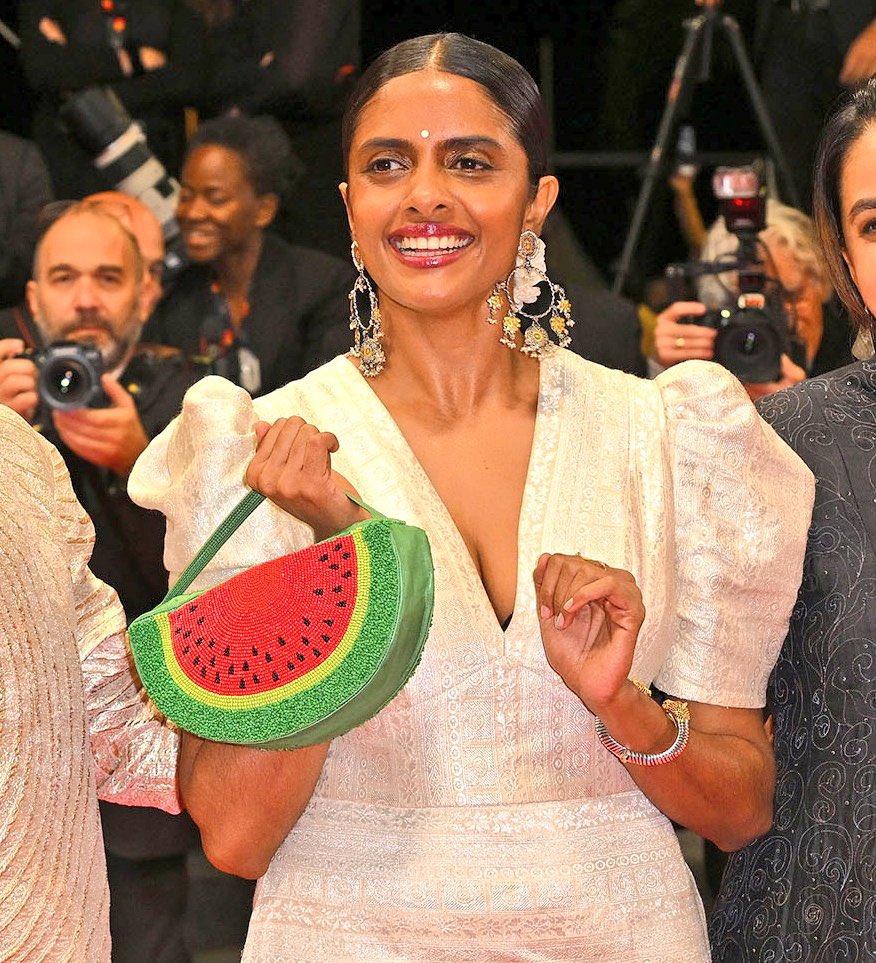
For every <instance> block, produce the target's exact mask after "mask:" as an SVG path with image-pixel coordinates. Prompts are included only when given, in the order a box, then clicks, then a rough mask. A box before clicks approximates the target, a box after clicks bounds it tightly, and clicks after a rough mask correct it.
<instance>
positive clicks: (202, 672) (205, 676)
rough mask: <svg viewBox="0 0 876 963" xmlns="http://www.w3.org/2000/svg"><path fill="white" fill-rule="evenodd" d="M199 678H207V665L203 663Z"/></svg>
mask: <svg viewBox="0 0 876 963" xmlns="http://www.w3.org/2000/svg"><path fill="white" fill-rule="evenodd" d="M201 678H202V679H206V678H207V666H205V665H202V666H201Z"/></svg>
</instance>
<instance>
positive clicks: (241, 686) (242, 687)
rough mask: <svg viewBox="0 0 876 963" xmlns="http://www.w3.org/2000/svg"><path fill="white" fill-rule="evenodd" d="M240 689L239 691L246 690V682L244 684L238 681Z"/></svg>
mask: <svg viewBox="0 0 876 963" xmlns="http://www.w3.org/2000/svg"><path fill="white" fill-rule="evenodd" d="M240 688H241V689H245V688H246V682H244V681H243V679H241V680H240Z"/></svg>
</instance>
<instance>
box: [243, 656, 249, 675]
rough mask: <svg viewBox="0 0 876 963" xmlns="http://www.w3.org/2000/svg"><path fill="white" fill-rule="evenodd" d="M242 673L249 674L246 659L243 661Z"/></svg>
mask: <svg viewBox="0 0 876 963" xmlns="http://www.w3.org/2000/svg"><path fill="white" fill-rule="evenodd" d="M243 671H244V672H249V662H247V661H246V659H244V660H243Z"/></svg>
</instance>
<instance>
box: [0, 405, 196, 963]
mask: <svg viewBox="0 0 876 963" xmlns="http://www.w3.org/2000/svg"><path fill="white" fill-rule="evenodd" d="M0 472H2V479H3V480H2V484H0V586H2V588H0V657H2V666H0V960H4V961H7V963H25V961H27V963H30V961H37V960H51V961H53V963H60V961H69V963H109V960H110V930H109V888H108V886H107V881H106V864H105V862H104V853H103V837H102V835H101V831H100V816H99V814H98V809H97V799H98V796H100V798H102V799H109V800H111V801H113V802H118V803H124V804H130V805H142V806H149V805H151V806H159V807H161V808H162V809H167V810H168V811H171V812H179V804H178V799H177V795H176V750H177V744H178V736H177V734H176V733H174V732H172V731H171V730H169V729H167V728H165V727H164V726H162V725H161V723H160V722H158V721H157V720H156V719H154V718H153V717H152V715H151V713H150V712H149V709H148V708H147V705H146V701H145V699H144V698H143V697H142V694H141V693H140V692H139V691H138V688H137V686H136V685H135V683H134V680H133V678H132V676H131V672H130V667H129V662H128V652H127V648H126V646H125V635H124V633H125V615H124V612H123V611H122V607H121V605H120V604H119V600H118V598H117V597H116V593H115V592H114V591H113V590H112V589H110V588H109V586H107V585H104V584H103V582H100V581H98V580H97V579H96V578H94V576H93V575H92V574H91V572H90V571H89V570H88V560H89V558H90V557H91V548H92V545H93V544H94V529H93V528H92V525H91V521H90V520H89V518H88V516H87V515H86V514H85V512H84V511H83V509H82V507H81V506H80V505H79V503H78V502H77V501H76V498H75V496H74V494H73V489H72V487H71V485H70V476H69V475H68V473H67V469H66V467H65V465H64V462H63V461H62V460H61V456H60V455H59V454H58V452H57V451H56V450H55V449H54V448H53V447H52V446H51V445H50V444H49V443H48V442H46V441H45V439H43V438H42V437H41V436H40V435H38V434H37V433H36V432H35V431H34V430H33V428H31V427H30V426H29V425H28V424H26V423H25V422H24V421H23V420H22V419H21V418H19V417H18V415H16V414H15V413H14V412H12V410H11V409H9V408H7V407H5V406H3V405H0Z"/></svg>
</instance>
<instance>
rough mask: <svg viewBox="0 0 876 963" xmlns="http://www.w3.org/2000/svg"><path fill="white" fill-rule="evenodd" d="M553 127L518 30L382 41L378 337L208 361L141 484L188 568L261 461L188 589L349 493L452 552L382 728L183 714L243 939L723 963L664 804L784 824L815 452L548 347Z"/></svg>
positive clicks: (358, 103)
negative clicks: (263, 740)
mask: <svg viewBox="0 0 876 963" xmlns="http://www.w3.org/2000/svg"><path fill="white" fill-rule="evenodd" d="M545 150H546V149H545V137H544V112H543V107H542V105H541V101H540V98H539V94H538V90H537V88H536V86H535V84H534V82H533V81H532V79H531V78H530V77H529V75H528V74H527V73H526V72H525V71H524V70H523V68H521V67H520V66H519V64H517V63H516V62H515V61H513V60H511V59H510V58H508V57H506V56H505V55H504V54H502V53H500V52H499V51H497V50H495V49H493V48H491V47H489V46H487V45H485V44H481V43H478V42H477V41H474V40H471V39H469V38H466V37H462V36H459V35H454V34H450V35H435V36H431V37H421V38H416V39H414V40H411V41H406V42H404V43H402V44H400V45H399V46H397V47H395V48H393V49H392V50H390V51H389V52H388V53H386V54H384V55H383V56H382V57H381V58H380V59H379V60H378V61H377V62H376V63H375V64H374V65H373V66H372V67H371V68H370V69H369V70H368V71H367V72H366V73H365V75H364V76H363V78H362V80H361V81H360V85H359V88H358V91H357V92H356V94H355V95H354V97H353V99H352V101H351V104H350V107H349V109H348V113H347V117H346V122H345V154H346V157H347V164H348V179H347V182H346V183H345V184H343V185H341V191H342V194H343V197H344V201H345V203H346V207H347V213H348V217H349V223H350V229H351V233H352V236H353V238H354V241H355V251H356V255H355V256H356V258H357V260H358V261H360V262H361V263H362V265H363V268H362V272H361V275H360V277H361V285H362V287H361V290H360V294H363V293H364V294H365V295H367V293H368V288H369V285H373V287H372V288H371V290H372V292H373V294H374V299H375V300H374V302H373V304H372V307H373V308H379V313H377V312H372V311H371V309H370V308H369V306H368V303H367V302H368V298H367V296H366V297H364V298H362V297H360V298H359V299H358V301H357V305H358V312H357V313H358V322H357V323H358V329H357V332H356V333H357V343H358V344H359V352H358V355H357V356H353V357H349V356H348V357H339V358H336V359H335V360H334V361H332V362H330V363H329V364H327V365H325V366H324V367H322V368H320V369H318V370H317V371H315V372H312V373H311V374H310V375H308V376H307V377H305V378H304V379H302V380H301V381H298V382H295V383H292V384H290V385H287V386H286V387H285V388H282V389H280V390H279V391H276V392H274V393H273V394H270V395H267V396H265V397H263V398H260V399H258V401H256V402H255V403H253V402H251V401H250V399H249V397H248V396H247V395H246V394H245V392H243V391H242V390H241V389H239V388H235V387H234V386H232V385H230V384H229V383H227V382H224V381H222V380H221V379H216V378H208V379H206V380H204V381H202V382H201V383H199V384H198V385H196V386H195V387H194V388H193V389H192V390H191V391H190V393H189V395H188V397H187V400H186V403H185V406H184V409H183V413H182V416H181V417H180V419H179V420H178V421H177V422H176V423H175V424H174V425H172V426H171V427H170V428H168V430H167V431H166V432H165V433H164V434H163V435H161V436H160V437H159V438H158V439H156V440H155V442H154V443H153V444H152V446H151V447H150V448H149V450H148V451H147V452H146V453H145V454H144V456H143V458H142V459H141V461H140V462H139V463H138V465H137V466H136V468H135V471H134V474H133V475H132V477H131V483H130V490H131V493H132V496H133V497H134V498H135V500H137V501H138V502H140V504H143V505H147V506H150V507H154V508H158V509H160V510H161V511H163V512H164V513H165V514H166V515H167V519H168V542H167V553H166V561H167V564H168V567H169V568H170V570H171V572H172V573H178V572H179V571H180V570H181V569H182V568H183V567H184V566H185V565H186V564H187V563H188V562H189V560H190V559H191V557H192V556H193V555H194V553H195V552H196V551H197V549H198V548H199V547H200V546H201V544H202V543H203V542H204V541H205V540H206V538H207V536H208V535H209V534H210V532H211V530H212V529H213V527H214V526H215V525H216V524H217V523H218V522H219V521H220V520H221V519H222V518H223V517H224V515H225V514H226V513H227V511H229V510H230V508H231V507H232V506H233V505H234V504H235V503H236V501H237V500H238V499H239V498H240V496H241V495H242V493H243V491H244V479H246V482H247V483H248V484H249V485H251V486H252V487H255V488H257V489H259V490H260V491H262V492H264V493H265V494H266V495H268V496H269V498H270V499H271V501H272V504H270V505H269V506H266V507H265V510H262V509H260V511H259V513H258V514H257V515H254V516H253V517H252V518H251V519H250V520H249V521H248V522H247V523H246V527H245V528H243V529H241V531H240V532H239V533H238V534H237V535H236V536H235V538H234V539H233V540H232V541H231V542H229V544H228V545H226V546H225V548H224V549H223V550H222V552H221V553H220V555H218V556H217V558H216V559H215V561H214V564H213V567H212V568H211V569H210V571H208V572H207V573H205V575H204V576H202V578H201V580H200V583H199V584H200V585H207V584H211V583H215V582H216V581H219V580H220V579H223V578H226V577H228V576H229V575H231V574H233V573H234V572H237V571H240V570H241V569H243V568H246V567H248V566H250V565H252V564H255V563H257V562H259V561H263V560H265V559H267V558H272V557H275V556H277V555H280V554H282V553H284V552H287V551H293V550H295V549H298V548H301V547H303V546H305V545H306V544H309V543H310V542H311V541H312V540H313V539H314V537H316V538H321V537H327V536H328V535H329V534H331V533H333V532H335V531H338V530H339V529H341V528H342V527H344V526H346V525H348V524H350V523H352V522H353V521H355V520H357V519H358V518H360V517H362V513H361V511H360V510H359V509H357V508H355V507H354V506H353V505H352V504H351V503H350V502H349V501H348V500H347V499H346V497H345V496H344V494H343V490H344V488H346V487H354V488H355V489H356V490H357V491H358V492H359V494H360V495H361V496H362V497H363V498H364V499H365V500H366V501H367V502H369V503H371V504H373V505H375V506H376V507H378V508H379V509H380V510H381V511H382V512H385V513H386V514H388V515H391V516H394V517H398V518H403V519H405V520H406V521H408V522H410V523H413V524H417V525H420V526H422V527H423V528H425V529H426V531H427V532H428V534H429V536H430V540H431V544H432V550H433V555H434V560H435V573H436V602H435V616H434V623H433V627H432V632H431V635H430V637H429V640H428V642H427V645H426V651H425V654H424V657H423V661H422V663H421V665H420V667H419V668H418V670H417V672H416V674H415V675H414V677H413V679H412V681H411V682H410V683H409V684H408V685H407V687H406V688H405V689H404V691H403V692H402V693H401V695H400V696H399V697H398V698H396V699H395V701H394V702H392V703H391V704H390V705H389V706H387V707H386V708H385V709H384V710H383V711H382V712H381V713H379V715H378V716H377V717H376V718H374V719H373V720H372V721H371V722H369V723H367V724H365V725H363V726H361V727H359V728H358V729H356V730H354V731H353V732H351V733H349V734H348V735H346V736H343V737H341V738H339V739H336V740H335V741H334V742H333V743H332V744H331V745H322V746H316V747H312V748H307V749H301V750H297V751H294V752H261V751H258V750H253V749H247V748H241V747H231V746H224V745H219V744H215V743H202V742H199V741H198V740H197V739H194V738H189V737H186V738H185V739H184V743H183V750H182V761H181V768H180V781H181V789H182V793H183V797H184V799H185V801H186V804H187V806H188V808H189V811H190V812H191V814H192V816H193V817H194V819H195V820H196V821H197V822H198V824H199V826H200V827H201V832H202V835H203V840H204V846H205V849H206V851H207V853H208V855H210V857H211V859H213V861H214V862H215V863H216V865H218V866H219V867H220V868H222V869H225V870H229V871H231V872H237V873H240V874H242V875H248V876H252V877H261V879H260V882H259V885H258V890H257V894H256V900H255V908H254V912H253V916H252V922H251V926H250V932H249V937H248V941H247V946H246V950H245V953H244V959H246V960H319V961H342V960H343V961H372V960H374V961H389V960H392V961H408V960H415V961H430V963H431V961H462V960H465V961H471V960H478V961H499V960H502V961H505V960H576V961H587V960H594V961H596V960H598V961H600V963H609V961H618V963H620V961H623V963H633V961H644V960H650V961H670V960H672V961H677V960H689V961H706V960H708V959H709V951H708V945H707V941H706V936H705V928H704V923H703V914H702V908H701V906H700V903H699V899H698V896H697V893H696V890H695V887H694V885H693V882H692V880H691V877H690V874H689V872H688V871H687V868H686V866H685V864H684V861H683V859H682V856H681V854H680V852H679V848H678V845H677V843H676V839H675V834H674V832H673V830H672V826H671V824H670V819H672V820H675V821H676V822H678V823H680V824H681V825H684V826H688V827H690V828H691V829H693V830H694V831H696V832H698V833H700V834H702V835H704V836H706V837H707V838H709V839H712V840H714V841H715V842H716V843H717V844H718V845H720V846H722V847H724V848H726V849H734V848H737V847H739V846H741V845H743V844H744V843H746V842H747V841H748V840H750V839H752V838H753V837H755V836H756V835H758V834H759V833H762V832H764V831H765V830H766V829H767V828H768V826H769V825H770V820H771V809H770V807H771V798H772V788H773V778H774V777H773V761H772V754H771V750H770V746H769V743H768V740H767V738H766V736H765V734H764V730H763V727H762V716H761V711H760V707H761V706H762V705H763V696H764V688H765V683H766V678H767V675H768V673H769V670H770V668H771V666H772V664H773V662H774V659H775V657H776V654H777V652H778V648H779V645H780V643H781V641H782V639H783V637H784V635H785V632H786V630H787V624H788V617H789V614H790V612H791V608H792V605H793V602H794V597H795V594H796V590H797V585H798V583H799V579H800V572H801V564H802V557H803V550H804V545H805V538H806V529H807V526H808V522H809V516H810V511H811V504H812V481H811V476H810V474H809V472H808V471H807V469H806V468H805V467H804V466H803V464H802V463H801V462H800V461H799V460H798V459H797V458H796V456H795V455H793V454H792V453H791V452H790V450H789V449H788V448H786V447H785V446H784V445H783V444H782V443H781V442H780V441H779V440H778V438H777V437H776V436H775V435H774V434H773V432H772V430H771V429H769V428H768V427H767V426H766V425H764V424H763V423H762V422H761V421H760V420H759V418H758V417H757V415H756V413H755V411H754V409H753V407H752V406H751V403H750V402H749V400H748V397H747V396H746V394H745V392H744V390H743V389H742V388H741V386H740V385H739V384H738V382H736V380H735V379H734V378H733V377H732V376H730V375H729V374H728V373H727V372H726V371H724V370H723V369H722V368H719V367H717V366H715V365H711V364H707V363H701V362H691V363H689V364H685V365H680V366H676V367H674V368H672V369H671V370H670V371H668V372H666V373H665V374H664V375H662V376H661V377H660V379H658V380H657V381H656V382H647V381H640V380H637V379H635V378H632V377H630V376H627V375H623V374H620V373H618V372H614V371H609V370H607V369H604V368H601V367H599V366H597V365H594V364H592V363H589V362H586V361H584V360H582V359H580V358H579V357H577V356H575V355H572V354H571V353H569V352H568V351H565V350H562V349H558V348H552V347H550V346H549V347H544V346H543V345H542V342H543V341H544V337H543V335H544V333H545V332H544V328H541V327H538V326H537V325H535V324H533V323H531V316H532V315H533V314H537V313H539V312H540V310H541V307H540V306H541V304H542V303H543V300H539V301H536V302H532V301H529V300H527V299H528V297H530V295H528V294H527V291H526V289H527V288H531V287H532V286H533V285H534V284H537V283H538V282H540V281H541V282H543V277H542V275H541V274H540V272H539V270H538V268H539V266H540V262H539V253H540V252H539V251H538V249H537V245H532V244H531V242H532V240H533V238H532V235H531V234H527V233H526V232H533V233H534V234H538V232H539V231H540V229H541V226H542V224H543V222H544V219H545V217H546V215H547V213H548V211H549V210H550V208H551V206H552V204H553V203H554V201H555V199H556V195H557V190H558V187H557V181H556V179H555V178H554V177H552V176H550V175H548V174H546V152H545ZM518 249H519V250H518ZM515 258H516V259H517V260H516V264H517V266H518V267H519V268H520V270H519V271H518V272H517V274H516V276H515V277H513V278H512V279H511V280H510V281H509V283H507V284H505V283H503V282H504V280H505V279H506V278H508V277H509V274H510V273H511V272H512V271H513V270H514V268H515ZM540 290H541V292H542V299H546V300H547V301H548V302H551V303H550V304H549V305H548V309H547V310H546V314H545V317H544V320H545V327H548V326H550V327H551V328H552V329H553V331H554V332H555V336H559V338H560V340H561V341H562V340H563V326H564V324H565V315H564V312H565V310H566V305H565V303H564V298H563V296H562V292H559V291H557V290H555V289H554V288H551V287H549V285H547V284H546V283H544V282H543V283H542V284H541V288H540ZM491 320H494V321H498V322H499V324H498V326H493V325H492V324H490V323H488V322H489V321H491ZM377 328H379V329H380V331H379V332H378V331H377V330H376V329H377ZM378 334H379V335H380V337H378ZM500 336H501V337H502V338H503V341H504V342H505V343H500V341H499V339H500ZM381 337H382V340H381ZM508 343H510V344H511V345H513V346H514V347H512V348H511V350H509V347H508V346H507V344H508ZM521 348H526V349H527V350H526V351H523V350H521ZM363 374H364V375H368V376H369V377H368V378H367V380H366V378H365V377H363ZM269 426H270V427H269ZM314 426H317V427H314ZM256 446H257V453H256V455H255V457H253V452H254V451H255V450H256ZM338 473H340V474H338ZM292 516H295V517H294V518H293V517H292ZM533 570H535V573H534V577H533ZM646 612H647V615H646V614H645V613H646ZM632 679H635V680H637V681H638V682H640V683H645V684H650V683H651V682H652V681H654V682H655V684H656V686H658V687H659V689H660V690H662V691H663V692H667V693H670V694H671V695H672V696H673V697H674V699H675V700H686V702H687V709H688V711H689V716H690V722H689V729H688V723H687V721H686V719H685V715H686V713H685V709H684V706H683V705H682V704H680V703H679V702H677V701H676V702H673V703H672V704H670V705H667V706H666V707H665V708H661V705H660V704H659V703H658V702H657V701H655V699H654V698H649V697H648V695H646V694H645V693H644V692H643V691H641V689H640V688H639V687H638V686H637V685H636V684H634V682H632V681H630V680H632Z"/></svg>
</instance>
